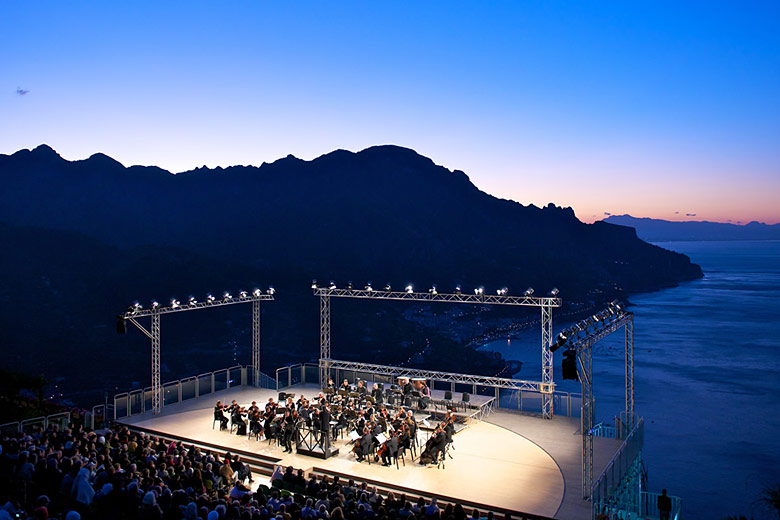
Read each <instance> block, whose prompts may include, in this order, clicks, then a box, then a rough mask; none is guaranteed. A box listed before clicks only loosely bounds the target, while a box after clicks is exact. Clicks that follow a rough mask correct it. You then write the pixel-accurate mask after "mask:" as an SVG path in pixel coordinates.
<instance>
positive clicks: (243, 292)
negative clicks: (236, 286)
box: [238, 291, 249, 300]
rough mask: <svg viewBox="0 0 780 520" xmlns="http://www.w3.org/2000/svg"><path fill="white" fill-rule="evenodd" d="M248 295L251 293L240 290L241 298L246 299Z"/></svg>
mask: <svg viewBox="0 0 780 520" xmlns="http://www.w3.org/2000/svg"><path fill="white" fill-rule="evenodd" d="M247 296H249V295H248V294H247V292H246V291H239V292H238V297H239V298H241V299H242V300H243V299H245V298H246V297H247Z"/></svg>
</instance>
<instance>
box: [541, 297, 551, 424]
mask: <svg viewBox="0 0 780 520" xmlns="http://www.w3.org/2000/svg"><path fill="white" fill-rule="evenodd" d="M541 308H542V383H544V384H545V386H546V389H545V391H543V392H542V418H544V419H552V417H553V394H552V392H553V353H552V351H551V350H550V347H552V307H551V306H550V305H542V306H541Z"/></svg>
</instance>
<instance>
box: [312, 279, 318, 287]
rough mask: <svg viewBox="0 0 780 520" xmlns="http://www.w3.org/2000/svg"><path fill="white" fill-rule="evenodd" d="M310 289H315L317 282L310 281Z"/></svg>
mask: <svg viewBox="0 0 780 520" xmlns="http://www.w3.org/2000/svg"><path fill="white" fill-rule="evenodd" d="M311 288H312V289H317V280H312V281H311Z"/></svg>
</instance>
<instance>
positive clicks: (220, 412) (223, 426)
mask: <svg viewBox="0 0 780 520" xmlns="http://www.w3.org/2000/svg"><path fill="white" fill-rule="evenodd" d="M224 408H225V406H224V405H223V404H222V401H217V404H216V406H214V419H218V420H219V429H220V430H227V425H228V418H227V417H225V411H224Z"/></svg>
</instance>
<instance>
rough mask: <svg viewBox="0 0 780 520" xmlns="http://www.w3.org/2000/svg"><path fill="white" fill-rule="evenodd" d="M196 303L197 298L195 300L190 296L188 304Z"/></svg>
mask: <svg viewBox="0 0 780 520" xmlns="http://www.w3.org/2000/svg"><path fill="white" fill-rule="evenodd" d="M197 303H198V300H196V299H195V297H194V296H190V300H189V304H190V305H195V304H197Z"/></svg>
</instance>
